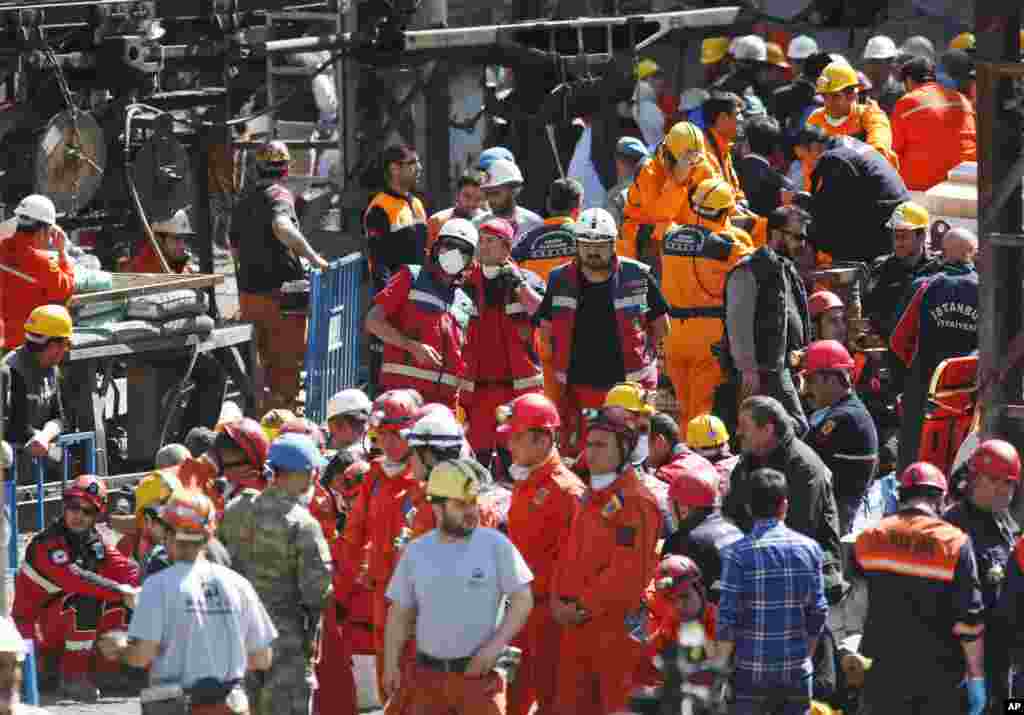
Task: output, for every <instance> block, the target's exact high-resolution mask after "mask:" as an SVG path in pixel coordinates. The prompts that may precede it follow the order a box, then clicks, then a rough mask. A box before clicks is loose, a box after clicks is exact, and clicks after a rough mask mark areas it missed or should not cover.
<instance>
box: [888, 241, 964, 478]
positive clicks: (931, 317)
mask: <svg viewBox="0 0 1024 715" xmlns="http://www.w3.org/2000/svg"><path fill="white" fill-rule="evenodd" d="M977 252H978V237H977V236H975V235H974V234H973V233H971V232H970V231H967V230H965V229H959V228H957V229H953V230H951V231H949V232H948V233H947V234H946V235H945V236H944V237H943V239H942V254H943V257H944V260H945V263H944V265H943V266H942V270H940V271H939V272H938V273H936V274H934V275H931V276H926V277H923V278H919V279H917V280H916V281H914V283H913V285H912V286H911V295H912V297H911V299H910V301H909V302H908V303H907V305H906V307H904V309H903V311H902V313H901V314H900V317H899V321H898V322H897V323H896V328H895V330H893V333H892V338H891V339H890V346H891V347H892V351H893V352H894V353H895V354H896V356H897V357H898V358H899V359H900V360H902V361H903V362H904V364H905V365H907V367H908V368H909V369H910V374H909V375H908V377H907V382H906V385H905V387H904V389H903V422H902V424H901V426H900V457H899V461H900V463H899V469H898V470H897V473H899V472H901V471H902V470H903V469H904V468H905V467H907V466H908V465H909V464H910V463H912V462H916V461H918V459H919V458H926V457H928V456H930V455H924V457H921V456H920V455H919V452H920V445H921V426H922V421H923V419H924V410H925V406H926V405H927V399H928V385H929V383H930V382H931V379H932V374H933V373H934V372H935V368H936V367H937V366H938V365H939V363H941V362H942V361H943V360H946V359H948V358H951V357H960V356H963V355H968V354H970V353H972V352H973V351H974V350H976V349H977V347H978V272H977V271H976V270H975V267H974V257H975V255H976V254H977ZM927 461H932V460H931V459H928V460H927Z"/></svg>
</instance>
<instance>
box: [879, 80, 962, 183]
mask: <svg viewBox="0 0 1024 715" xmlns="http://www.w3.org/2000/svg"><path fill="white" fill-rule="evenodd" d="M892 148H893V150H894V151H895V152H896V154H897V155H899V157H900V176H902V177H903V181H904V182H905V183H906V185H907V188H908V189H910V190H911V191H927V190H928V189H930V188H932V187H933V186H935V185H936V184H940V183H942V182H943V181H945V180H946V175H947V174H948V173H949V170H950V169H952V168H954V167H955V166H957V165H958V164H960V162H963V161H976V160H977V159H978V137H977V128H976V126H975V118H974V108H973V107H972V106H971V103H970V102H969V101H967V97H965V96H963V95H962V94H960V93H959V92H957V91H956V90H955V89H946V88H945V87H943V86H942V85H941V84H938V83H937V82H928V83H926V84H923V85H921V86H920V87H918V88H917V89H915V90H914V91H913V92H910V93H909V94H905V95H903V96H902V97H900V99H899V101H897V102H896V106H895V107H893V110H892Z"/></svg>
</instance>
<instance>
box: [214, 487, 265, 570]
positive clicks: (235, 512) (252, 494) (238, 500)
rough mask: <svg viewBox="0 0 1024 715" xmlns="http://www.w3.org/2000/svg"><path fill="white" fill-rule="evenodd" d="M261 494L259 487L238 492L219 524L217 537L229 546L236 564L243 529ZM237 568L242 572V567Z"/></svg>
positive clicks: (229, 503)
mask: <svg viewBox="0 0 1024 715" xmlns="http://www.w3.org/2000/svg"><path fill="white" fill-rule="evenodd" d="M259 495H260V492H259V490H258V489H243V490H242V491H241V492H239V493H238V494H236V495H235V496H234V497H232V498H231V501H229V502H228V504H227V506H226V507H225V508H224V518H223V519H221V521H220V524H219V525H218V526H217V538H218V539H219V540H220V542H221V543H222V544H224V546H225V547H226V548H227V550H228V554H229V555H230V556H231V562H232V563H234V564H237V563H238V551H239V544H240V543H241V541H242V530H243V528H245V525H246V524H247V523H248V520H249V518H250V517H251V516H252V505H253V502H254V501H256V497H258V496H259ZM235 570H236V571H239V573H241V570H240V567H236V568H235Z"/></svg>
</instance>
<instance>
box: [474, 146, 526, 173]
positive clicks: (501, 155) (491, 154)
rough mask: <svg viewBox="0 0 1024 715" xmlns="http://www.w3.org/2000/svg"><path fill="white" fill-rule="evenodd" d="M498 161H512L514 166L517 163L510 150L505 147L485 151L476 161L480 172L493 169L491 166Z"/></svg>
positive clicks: (495, 147) (494, 147)
mask: <svg viewBox="0 0 1024 715" xmlns="http://www.w3.org/2000/svg"><path fill="white" fill-rule="evenodd" d="M498 159H504V160H505V161H511V162H512V163H513V164H515V163H516V158H515V156H513V155H512V152H510V151H509V150H508V149H506V148H505V147H503V146H492V147H491V148H490V149H484V150H483V151H482V152H480V158H479V159H477V161H476V168H478V169H479V170H480V171H487V170H489V169H490V168H491V164H493V163H494V162H496V161H497V160H498Z"/></svg>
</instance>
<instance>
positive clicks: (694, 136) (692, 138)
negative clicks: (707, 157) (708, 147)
mask: <svg viewBox="0 0 1024 715" xmlns="http://www.w3.org/2000/svg"><path fill="white" fill-rule="evenodd" d="M662 148H663V149H664V150H667V151H668V152H669V153H670V154H672V158H673V159H679V158H680V157H682V156H684V155H685V154H688V153H690V152H699V153H701V154H703V153H704V134H703V133H702V132H701V130H700V129H698V128H697V127H695V126H694V125H692V124H690V123H689V122H678V123H676V124H674V125H672V128H671V129H669V130H668V134H666V135H665V141H664V142H663V143H662Z"/></svg>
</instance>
